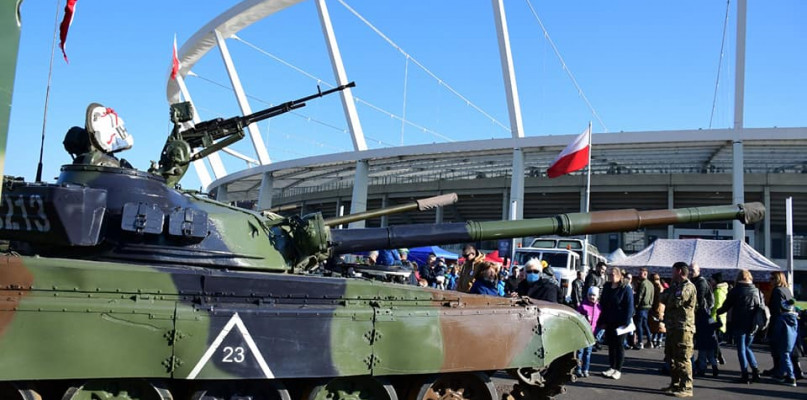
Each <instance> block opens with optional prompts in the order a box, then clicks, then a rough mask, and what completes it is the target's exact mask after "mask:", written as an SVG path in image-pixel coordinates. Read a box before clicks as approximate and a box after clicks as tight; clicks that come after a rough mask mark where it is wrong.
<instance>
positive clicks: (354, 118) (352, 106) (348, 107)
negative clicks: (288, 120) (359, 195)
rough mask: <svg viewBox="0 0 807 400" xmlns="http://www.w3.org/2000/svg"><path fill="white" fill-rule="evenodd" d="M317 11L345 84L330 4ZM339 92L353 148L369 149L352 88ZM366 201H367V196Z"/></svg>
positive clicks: (319, 4)
mask: <svg viewBox="0 0 807 400" xmlns="http://www.w3.org/2000/svg"><path fill="white" fill-rule="evenodd" d="M317 11H319V20H320V24H321V25H322V34H323V35H324V36H325V42H326V44H327V45H328V54H329V55H330V56H331V66H332V67H333V74H334V76H335V77H336V84H337V85H345V84H347V83H348V79H347V74H346V73H345V66H344V64H343V63H342V54H341V53H340V52H339V43H338V42H337V41H336V35H335V34H334V32H333V25H332V24H331V16H330V14H329V13H328V6H327V5H326V4H325V0H317ZM339 93H340V95H341V97H342V108H343V110H344V111H345V119H347V124H348V127H349V128H350V136H351V138H352V139H353V150H356V151H362V150H367V143H366V142H365V140H364V131H362V128H361V123H360V122H359V113H358V111H356V103H355V102H354V101H353V91H352V89H351V88H347V89H345V90H343V91H341V92H339ZM364 201H365V202H366V201H367V200H366V198H365V200H364ZM351 225H352V224H351ZM362 226H364V223H362Z"/></svg>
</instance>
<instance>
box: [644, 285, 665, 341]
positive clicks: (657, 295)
mask: <svg viewBox="0 0 807 400" xmlns="http://www.w3.org/2000/svg"><path fill="white" fill-rule="evenodd" d="M663 291H664V288H663V287H662V286H661V284H653V309H652V310H651V312H650V320H649V321H648V324H649V325H650V332H653V333H667V327H666V326H665V325H664V303H663V302H662V301H661V293H663Z"/></svg>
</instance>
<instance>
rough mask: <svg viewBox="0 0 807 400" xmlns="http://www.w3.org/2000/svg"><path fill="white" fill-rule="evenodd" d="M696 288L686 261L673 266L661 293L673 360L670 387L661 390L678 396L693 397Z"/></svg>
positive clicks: (666, 351)
mask: <svg viewBox="0 0 807 400" xmlns="http://www.w3.org/2000/svg"><path fill="white" fill-rule="evenodd" d="M696 295H697V289H695V285H693V284H692V282H690V281H689V267H688V266H687V264H686V263H685V262H681V261H679V262H677V263H675V264H673V266H672V284H671V285H670V288H669V289H667V290H665V291H664V292H663V293H662V294H661V299H662V301H663V302H664V325H665V326H666V327H667V340H666V342H665V344H664V355H665V357H666V359H668V360H669V362H670V386H668V387H666V388H664V389H662V391H664V392H665V393H667V394H671V395H673V396H675V397H692V395H693V390H692V352H693V345H694V343H693V335H694V333H695V303H696Z"/></svg>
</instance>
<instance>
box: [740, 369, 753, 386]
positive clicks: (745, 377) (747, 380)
mask: <svg viewBox="0 0 807 400" xmlns="http://www.w3.org/2000/svg"><path fill="white" fill-rule="evenodd" d="M737 383H745V384H748V383H751V378H750V377H749V376H748V371H743V374H742V376H740V379H738V380H737Z"/></svg>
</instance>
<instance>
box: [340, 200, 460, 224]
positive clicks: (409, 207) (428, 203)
mask: <svg viewBox="0 0 807 400" xmlns="http://www.w3.org/2000/svg"><path fill="white" fill-rule="evenodd" d="M456 202H457V194H456V193H449V194H443V195H440V196H434V197H429V198H426V199H419V200H415V201H413V202H411V203H406V204H400V205H397V206H391V207H385V208H380V209H378V210H371V211H365V212H361V213H356V214H350V215H345V216H342V217H334V218H328V219H326V220H325V222H324V223H325V225H327V226H331V227H333V226H338V225H341V224H348V223H351V222H355V221H362V220H366V219H370V218H378V217H382V216H385V215H390V214H398V213H404V212H407V211H416V210H417V211H426V210H431V209H433V208H437V207H441V206H447V205H450V204H454V203H456Z"/></svg>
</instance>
